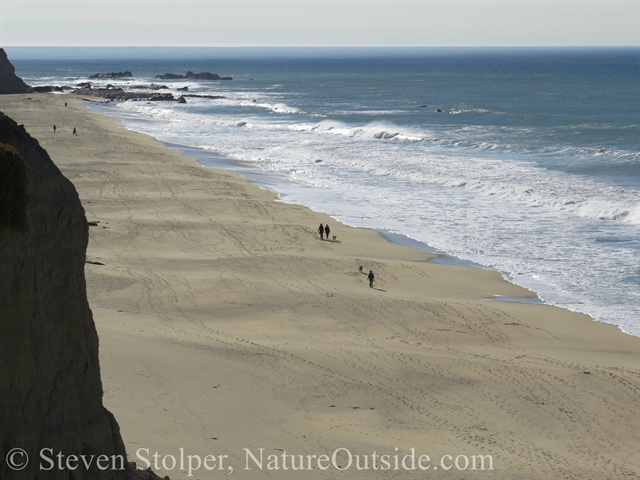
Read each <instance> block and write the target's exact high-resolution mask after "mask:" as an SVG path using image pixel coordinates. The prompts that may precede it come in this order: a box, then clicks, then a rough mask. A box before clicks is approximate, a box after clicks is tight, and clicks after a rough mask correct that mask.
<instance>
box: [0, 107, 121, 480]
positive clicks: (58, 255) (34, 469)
mask: <svg viewBox="0 0 640 480" xmlns="http://www.w3.org/2000/svg"><path fill="white" fill-rule="evenodd" d="M0 144H3V145H1V146H0V252H1V255H2V261H1V262H0V370H1V371H2V375H1V376H0V478H7V479H12V480H22V479H24V480H34V479H38V478H47V479H65V480H68V479H70V478H73V479H83V480H84V479H86V480H89V479H91V480H103V479H104V480H107V479H108V480H116V479H117V480H120V479H128V478H132V476H133V473H134V472H132V471H131V466H130V465H127V463H126V452H125V447H124V444H123V441H122V438H121V436H120V431H119V427H118V424H117V422H116V420H115V418H114V417H113V415H111V413H110V412H108V411H107V410H106V409H105V408H104V407H103V405H102V382H101V379H100V368H99V364H98V336H97V333H96V328H95V325H94V322H93V317H92V314H91V310H90V309H89V304H88V302H87V297H86V290H85V276H84V265H85V252H86V248H87V243H88V238H89V228H88V225H87V220H86V218H85V215H84V210H83V208H82V205H81V203H80V199H79V198H78V194H77V193H76V190H75V187H74V186H73V184H72V183H71V182H70V181H69V180H67V179H66V178H65V177H64V176H63V175H62V174H61V172H60V171H59V170H58V168H57V167H56V166H55V165H54V163H53V162H52V161H51V159H50V158H49V156H48V154H47V152H46V151H45V150H44V149H43V148H42V147H41V146H40V145H39V144H38V142H37V141H36V140H35V139H33V138H31V137H30V136H29V135H28V134H27V132H26V131H25V129H24V127H23V126H21V125H17V124H16V123H15V122H14V121H13V120H12V119H10V118H9V117H7V116H5V115H4V114H2V113H1V112H0ZM14 449H22V451H23V452H24V453H26V455H28V458H29V462H28V464H27V465H26V466H25V467H24V468H22V469H19V470H16V469H15V467H16V466H20V465H21V463H23V461H24V459H25V458H26V457H25V455H24V453H22V452H20V451H17V450H14ZM43 449H44V450H43ZM49 449H50V450H49ZM12 451H13V452H12ZM43 451H44V453H45V456H46V457H50V458H51V459H52V460H53V463H55V467H53V468H51V469H49V470H47V468H48V467H50V466H51V464H50V462H49V461H48V460H44V459H43V458H42V457H41V455H42V452H43ZM9 452H12V455H9V457H7V455H8V453H9ZM58 453H61V454H62V455H63V458H65V459H68V458H69V456H70V455H77V456H80V455H84V456H85V458H86V459H91V456H92V455H93V456H94V457H93V459H92V460H91V462H92V464H91V466H90V467H89V468H88V469H87V468H85V467H84V466H82V463H81V461H77V463H76V465H77V464H80V466H79V467H78V468H77V469H76V470H73V469H69V468H68V466H69V464H67V463H66V460H65V462H64V463H63V466H64V468H62V469H60V468H59V463H58V457H57V455H58ZM100 455H106V456H108V457H109V461H108V462H107V464H108V467H109V468H107V469H105V470H102V469H101V468H100V465H98V463H97V459H98V457H99V456H100ZM112 458H115V463H112V460H111V459H112ZM120 459H122V460H120ZM11 461H13V462H14V465H13V468H12V466H11V465H10V462H11ZM122 462H124V467H125V469H124V470H123V469H121V468H120V467H121V466H122V465H121V463H122ZM73 465H74V462H72V463H71V466H73ZM114 465H115V467H116V468H115V469H114V468H112V467H113V466H114ZM101 466H102V467H104V466H105V462H104V461H103V462H102V464H101ZM40 467H45V470H44V471H43V470H41V468H40Z"/></svg>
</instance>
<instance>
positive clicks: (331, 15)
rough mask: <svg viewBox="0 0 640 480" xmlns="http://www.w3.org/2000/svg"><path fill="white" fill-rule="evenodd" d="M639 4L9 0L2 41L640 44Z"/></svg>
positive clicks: (0, 22) (1, 11)
mask: <svg viewBox="0 0 640 480" xmlns="http://www.w3.org/2000/svg"><path fill="white" fill-rule="evenodd" d="M639 10H640V2H639V1H637V0H632V1H616V0H608V1H588V0H579V1H562V0H549V1H520V0H508V1H484V0H475V1H474V0H468V1H455V0H448V1H429V0H422V1H421V0H413V1H402V0H396V1H343V0H341V1H332V0H323V1H305V0H291V1H270V0H253V1H245V0H233V1H220V0H201V1H189V0H187V1H175V0H174V1H151V0H123V1H113V0H112V1H102V0H76V1H58V0H39V1H38V0H0V44H1V45H2V46H20V45H22V46H36V45H37V46H81V45H85V46H116V45H117V46H129V45H137V46H294V45H299V46H312V45H313V46H320V45H322V46H338V45H352V46H381V45H388V46H445V45H452V46H454V45H455V46H460V45H469V46H484V45H486V46H488V45H501V46H502V45H509V46H518V45H526V46H535V45H541V46H542V45H545V46H546V45H638V44H639V25H640V21H639Z"/></svg>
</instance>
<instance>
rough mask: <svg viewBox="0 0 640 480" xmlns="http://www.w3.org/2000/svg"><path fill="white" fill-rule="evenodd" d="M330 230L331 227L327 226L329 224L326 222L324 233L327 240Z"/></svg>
mask: <svg viewBox="0 0 640 480" xmlns="http://www.w3.org/2000/svg"><path fill="white" fill-rule="evenodd" d="M330 231H331V229H330V228H329V224H326V225H325V226H324V233H325V235H326V236H327V240H329V232H330ZM320 236H322V234H320Z"/></svg>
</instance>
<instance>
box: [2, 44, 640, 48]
mask: <svg viewBox="0 0 640 480" xmlns="http://www.w3.org/2000/svg"><path fill="white" fill-rule="evenodd" d="M617 47H636V48H640V45H638V44H585V45H576V44H569V45H0V48H617Z"/></svg>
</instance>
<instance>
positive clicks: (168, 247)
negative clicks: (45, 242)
mask: <svg viewBox="0 0 640 480" xmlns="http://www.w3.org/2000/svg"><path fill="white" fill-rule="evenodd" d="M65 101H66V102H69V106H68V107H66V108H65V107H64V102H65ZM0 110H2V111H4V112H5V113H6V114H8V115H9V116H11V117H13V118H14V119H15V120H16V121H17V122H18V123H23V124H24V125H25V127H26V128H27V131H29V132H30V134H31V135H32V136H34V137H35V138H37V139H38V140H39V141H40V143H41V145H42V146H43V147H44V148H46V149H47V151H48V152H49V154H50V155H51V157H52V158H53V160H54V161H55V163H56V164H57V165H58V166H59V167H60V169H61V170H62V172H63V173H64V174H65V175H66V176H67V177H68V178H69V179H71V181H72V182H73V183H74V184H75V186H76V188H77V190H78V192H79V194H80V198H81V199H82V202H83V204H84V207H85V209H86V213H87V219H88V220H89V221H98V222H99V223H98V226H94V227H91V228H90V232H91V237H90V243H89V249H88V252H87V260H88V261H91V262H100V263H102V264H104V265H98V264H92V263H88V264H87V266H86V275H87V293H88V297H89V302H90V305H91V308H92V310H93V314H94V318H95V322H96V324H97V327H98V332H99V335H100V361H101V367H102V379H103V384H104V392H105V394H104V402H105V405H106V406H107V408H109V409H110V410H111V411H112V412H113V413H114V414H115V416H116V418H117V419H118V421H119V423H120V426H121V430H122V434H123V437H124V440H125V443H126V445H127V450H128V452H129V455H130V456H131V457H132V459H133V460H136V458H135V457H136V451H137V450H138V449H139V448H147V449H149V454H146V453H144V456H145V457H151V455H152V454H153V453H154V452H156V451H157V452H158V453H159V454H160V455H161V456H162V457H165V456H167V455H173V456H176V457H178V458H179V455H180V452H179V449H180V448H184V452H185V455H200V456H201V457H204V456H205V455H207V454H214V455H227V456H228V458H226V459H223V467H224V469H225V470H222V471H220V470H214V471H206V470H204V468H201V469H200V470H198V471H196V472H194V473H193V477H187V473H188V472H185V471H179V470H178V467H179V465H178V466H177V467H176V469H173V470H171V469H166V470H163V469H162V468H161V469H160V473H161V474H168V475H170V476H171V478H172V479H179V478H203V479H205V478H225V477H227V478H239V479H245V478H247V479H253V478H271V479H279V478H287V479H288V478H292V479H333V478H355V479H369V478H373V479H378V478H380V479H382V478H384V479H389V478H393V479H411V478H442V479H445V478H446V479H484V478H487V479H565V478H572V479H580V480H585V479H597V480H602V479H626V478H637V477H638V472H639V467H638V466H639V457H640V453H639V452H640V443H639V432H640V415H639V398H640V397H639V396H638V390H639V389H638V387H639V384H640V382H639V374H638V371H639V369H638V366H639V360H640V353H639V352H640V348H639V340H640V339H638V338H637V337H632V336H629V335H626V334H623V333H621V332H620V331H619V330H618V329H617V328H616V327H614V326H611V325H605V324H601V323H597V322H594V321H592V319H591V318H590V317H587V316H585V315H581V314H575V313H571V312H568V311H565V310H562V309H559V308H554V307H550V306H543V305H527V304H518V303H507V302H499V301H496V300H491V297H492V296H493V295H506V296H527V295H530V292H528V291H526V290H524V289H522V288H520V287H517V286H514V285H511V284H509V283H507V282H505V281H503V280H502V278H501V276H500V275H499V274H498V273H497V272H492V271H488V270H481V269H473V268H466V267H457V266H447V265H437V264H432V263H427V262H426V260H427V259H428V258H429V257H430V255H429V254H428V253H426V252H423V251H419V250H414V249H410V248H407V247H403V246H398V245H394V244H391V243H389V242H387V241H386V240H384V239H383V238H382V237H380V236H379V235H378V234H377V233H375V232H372V231H368V230H361V229H354V228H349V227H346V226H344V225H341V224H339V223H338V222H336V221H335V220H333V219H332V218H330V217H328V216H326V215H323V214H319V213H316V212H313V211H311V210H309V209H308V208H305V207H302V206H298V205H290V204H284V203H282V202H278V201H277V198H276V195H274V194H273V193H270V192H268V191H265V190H263V189H261V188H259V187H257V186H255V185H252V184H250V183H248V182H247V181H246V180H245V179H243V178H242V177H240V176H237V175H235V174H231V173H228V172H225V171H220V170H214V169H211V168H205V167H202V166H199V165H198V164H197V163H196V162H195V160H194V159H191V158H186V157H184V156H181V155H179V152H177V151H174V150H171V149H168V148H166V147H164V146H162V145H161V144H159V143H158V142H156V141H154V140H153V139H151V138H149V137H146V136H144V135H138V134H134V133H131V132H129V131H126V130H124V129H122V128H121V127H119V126H118V122H117V120H116V119H114V118H111V117H108V116H106V115H104V114H101V113H97V112H93V111H88V110H87V109H86V106H85V105H83V102H81V101H80V100H79V99H75V98H73V97H71V96H61V95H47V94H32V95H11V96H2V97H0ZM54 124H56V125H57V127H58V130H57V133H55V134H54V133H53V129H52V126H53V125H54ZM73 127H77V128H78V135H77V136H73V135H72V133H71V132H72V129H73ZM320 222H322V223H325V222H329V224H330V225H331V227H332V234H336V235H337V236H338V241H336V242H332V241H320V240H319V239H318V236H317V233H316V228H317V226H318V224H319V223H320ZM360 265H362V266H364V269H365V271H368V270H369V269H373V271H374V272H375V274H376V277H377V282H376V288H375V289H370V288H368V286H367V282H366V276H365V275H364V274H361V273H359V272H358V267H359V266H360ZM243 448H249V449H251V451H252V452H253V453H254V455H256V456H259V449H260V448H263V449H264V450H263V455H264V458H265V460H264V465H263V468H264V470H263V471H260V470H259V469H258V468H257V467H256V465H255V463H253V462H250V467H251V470H249V471H246V470H243V469H244V467H245V452H244V451H243ZM338 448H345V449H348V450H349V451H350V452H351V453H352V454H353V455H356V454H359V455H368V456H369V468H370V469H369V470H368V471H359V470H357V468H356V465H355V459H354V464H352V465H351V467H349V468H348V469H347V470H345V471H344V472H341V471H338V470H337V469H336V468H334V467H332V466H330V468H329V469H328V470H326V471H322V470H320V469H318V468H317V463H313V462H312V466H313V467H314V469H313V470H305V471H295V472H294V471H292V470H291V469H289V470H284V468H283V467H284V466H283V464H282V455H283V451H286V454H287V455H289V454H295V455H317V456H319V455H323V454H327V455H331V454H332V453H333V452H334V451H335V450H336V449H338ZM396 448H398V449H399V450H398V452H399V453H400V454H401V457H400V458H402V456H403V455H405V454H407V453H408V452H409V451H410V449H411V448H415V452H416V457H417V456H420V455H423V454H426V455H429V456H430V458H431V463H430V465H431V468H430V469H429V470H427V471H420V470H417V471H405V470H403V469H402V467H400V468H401V469H400V470H389V471H381V470H372V468H373V465H372V463H371V461H372V458H371V456H372V454H373V453H374V452H376V453H377V454H378V455H391V456H393V455H395V454H397V453H398V452H396V450H395V449H396ZM343 454H345V452H344V451H342V452H341V455H343ZM268 455H278V456H279V457H278V459H279V464H278V467H279V470H267V463H268V462H267V456H268ZM443 455H451V456H452V457H453V458H454V459H455V457H457V456H458V455H466V456H468V458H469V459H471V456H472V455H491V456H492V458H493V467H494V470H492V471H486V470H485V471H481V470H476V471H471V470H467V471H456V469H455V467H454V468H453V469H452V470H450V471H443V469H442V466H441V465H440V459H441V457H442V456H443ZM151 460H153V459H152V458H151ZM166 460H167V461H168V463H165V465H166V466H168V467H170V466H171V462H170V460H171V459H170V458H168V457H167V458H166ZM338 460H339V461H338V463H339V464H340V466H341V467H342V468H345V466H346V460H345V459H344V457H341V458H340V459H338ZM390 460H391V467H392V468H393V466H394V464H393V457H391V458H390ZM444 460H445V466H446V465H449V464H451V463H453V462H452V461H451V460H449V458H448V457H445V459H444ZM195 461H196V460H195V457H193V459H192V462H195ZM296 461H297V457H296ZM139 463H141V464H143V462H139ZM287 463H290V459H288V462H287ZM459 464H460V465H461V466H464V461H463V458H462V457H461V458H460V460H459ZM361 465H362V464H361ZM228 466H232V467H233V468H234V470H233V473H232V474H231V475H229V476H228V475H227V474H228V473H229V471H228V470H226V469H227V468H228ZM271 466H272V467H274V466H275V465H274V464H273V463H272V464H271ZM287 466H288V467H290V465H289V464H288V465H287ZM377 466H378V467H380V466H382V463H381V462H380V459H379V458H378V459H377ZM409 466H410V465H409ZM416 466H417V465H416ZM423 466H426V463H425V462H423ZM486 466H488V465H486ZM436 467H437V468H438V470H435V468H436Z"/></svg>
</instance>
